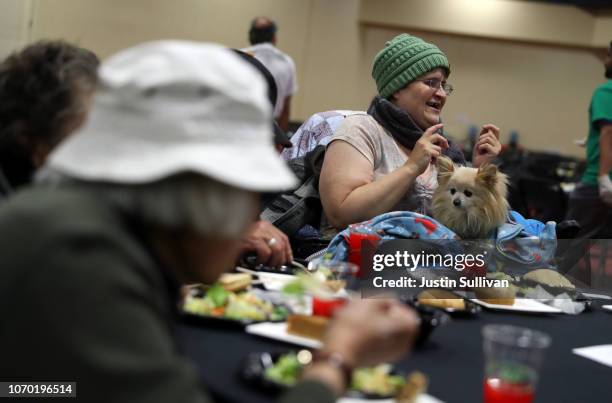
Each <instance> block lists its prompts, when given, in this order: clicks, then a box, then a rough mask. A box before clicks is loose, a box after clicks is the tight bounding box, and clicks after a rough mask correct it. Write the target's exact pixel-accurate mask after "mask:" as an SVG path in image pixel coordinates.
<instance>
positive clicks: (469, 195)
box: [463, 189, 472, 197]
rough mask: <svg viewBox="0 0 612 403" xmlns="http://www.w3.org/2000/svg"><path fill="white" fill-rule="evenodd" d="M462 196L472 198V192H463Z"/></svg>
mask: <svg viewBox="0 0 612 403" xmlns="http://www.w3.org/2000/svg"><path fill="white" fill-rule="evenodd" d="M463 194H464V195H465V197H472V192H471V191H469V190H467V189H466V190H464V191H463Z"/></svg>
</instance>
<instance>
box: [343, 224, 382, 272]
mask: <svg viewBox="0 0 612 403" xmlns="http://www.w3.org/2000/svg"><path fill="white" fill-rule="evenodd" d="M363 241H366V242H369V243H370V245H371V246H372V248H373V249H376V246H377V245H378V242H379V241H380V237H379V236H378V235H377V234H374V233H363V232H358V231H353V230H351V233H350V235H349V239H348V244H349V255H348V261H349V262H351V263H353V264H355V265H357V267H359V271H357V277H361V274H362V271H361V268H362V263H363V262H362V261H361V249H362V246H363Z"/></svg>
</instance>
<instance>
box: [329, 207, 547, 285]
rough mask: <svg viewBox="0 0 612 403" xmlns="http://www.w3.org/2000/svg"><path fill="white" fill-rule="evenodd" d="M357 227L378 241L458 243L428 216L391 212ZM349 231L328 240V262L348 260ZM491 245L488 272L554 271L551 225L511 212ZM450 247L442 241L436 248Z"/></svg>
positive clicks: (450, 233) (457, 237)
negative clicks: (411, 240) (493, 254)
mask: <svg viewBox="0 0 612 403" xmlns="http://www.w3.org/2000/svg"><path fill="white" fill-rule="evenodd" d="M361 225H363V226H365V227H366V228H368V229H369V230H371V231H372V232H374V233H376V234H377V235H378V236H379V237H380V238H381V240H382V241H389V240H394V239H423V240H445V241H447V240H459V239H460V238H459V236H458V235H457V234H455V233H454V232H453V231H451V230H450V229H448V228H447V227H445V226H444V225H442V224H440V223H439V222H438V221H436V220H434V219H433V218H431V217H428V216H425V215H422V214H418V213H414V212H410V211H394V212H390V213H385V214H381V215H379V216H376V217H374V218H373V219H371V220H368V221H364V222H363V223H361ZM349 236H350V229H349V228H347V229H345V230H343V231H342V232H340V233H338V234H337V235H336V236H335V237H334V239H332V241H331V243H330V244H329V247H328V248H327V254H331V258H332V259H337V260H346V259H347V258H348V252H349V250H348V249H349V246H348V239H349ZM490 240H491V241H492V244H494V245H495V261H494V264H489V266H488V267H489V270H492V269H495V270H504V271H506V272H511V273H513V274H521V273H523V272H526V271H528V270H531V269H534V268H542V267H549V268H554V266H553V262H552V260H553V258H554V255H555V251H556V248H557V238H556V233H555V223H554V222H552V221H550V222H548V223H546V224H544V223H541V222H539V221H536V220H531V219H530V220H528V219H525V218H524V217H522V216H521V215H520V214H518V213H517V212H515V211H512V212H511V213H510V215H509V217H508V222H507V223H505V224H503V225H502V226H500V227H499V228H498V229H497V231H496V233H495V234H494V235H492V237H491V239H490ZM444 244H447V245H452V244H454V243H453V242H443V243H441V244H440V245H444Z"/></svg>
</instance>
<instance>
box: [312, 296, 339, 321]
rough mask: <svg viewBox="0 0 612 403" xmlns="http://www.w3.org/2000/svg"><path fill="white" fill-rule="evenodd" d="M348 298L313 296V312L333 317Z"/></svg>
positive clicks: (317, 314)
mask: <svg viewBox="0 0 612 403" xmlns="http://www.w3.org/2000/svg"><path fill="white" fill-rule="evenodd" d="M347 302H348V300H347V299H346V298H331V299H325V298H319V297H312V314H313V315H316V316H326V317H328V318H331V317H332V316H333V315H334V311H336V309H339V308H342V307H343V306H344V305H345V304H346V303H347Z"/></svg>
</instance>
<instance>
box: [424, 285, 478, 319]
mask: <svg viewBox="0 0 612 403" xmlns="http://www.w3.org/2000/svg"><path fill="white" fill-rule="evenodd" d="M414 302H415V303H416V304H418V305H424V306H428V307H432V308H437V309H441V310H443V311H445V312H446V313H449V314H451V315H453V316H474V315H476V314H478V312H480V310H481V308H480V306H479V305H478V304H475V303H474V302H472V301H470V300H468V299H466V298H464V296H463V295H461V294H458V293H456V292H454V291H451V290H446V289H442V288H430V289H426V290H423V291H421V292H419V293H418V294H417V295H416V296H415V297H414Z"/></svg>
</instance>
